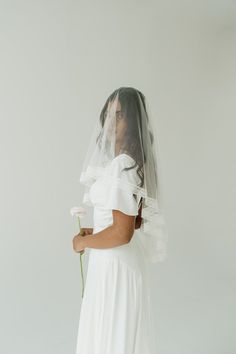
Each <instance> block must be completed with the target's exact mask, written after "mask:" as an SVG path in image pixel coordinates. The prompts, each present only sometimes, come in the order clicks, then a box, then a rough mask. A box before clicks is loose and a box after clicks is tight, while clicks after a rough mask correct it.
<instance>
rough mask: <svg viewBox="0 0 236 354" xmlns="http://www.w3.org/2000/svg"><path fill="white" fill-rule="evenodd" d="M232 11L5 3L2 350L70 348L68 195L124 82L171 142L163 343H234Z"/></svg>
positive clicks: (160, 308) (191, 352) (0, 20)
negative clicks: (140, 94) (102, 118)
mask: <svg viewBox="0 0 236 354" xmlns="http://www.w3.org/2000/svg"><path fill="white" fill-rule="evenodd" d="M235 20H236V5H235V2H233V1H229V0H224V1H223V0H222V1H213V0H212V1H209V0H205V1H203V0H200V1H182V0H181V1H158V0H157V1H154V0H153V1H150V0H148V1H144V0H143V1H141V0H136V1H134V0H132V1H131V0H120V1H104V0H101V1H94V2H91V1H86V2H85V1H73V0H60V1H56V0H54V1H52V0H47V1H45V0H41V1H26V0H23V1H16V0H13V1H6V0H5V1H4V0H1V1H0V64H1V65H0V77H1V78H0V123H1V124H0V158H1V160H0V161H1V173H0V196H1V198H0V213H1V224H0V236H1V247H0V275H1V278H0V281H1V283H0V284H1V289H0V310H1V311H0V313H1V316H0V336H1V338H0V352H1V353H4V354H42V353H43V354H65V353H66V354H75V347H76V336H77V327H78V322H79V311H80V305H81V278H80V264H79V255H78V254H76V253H75V252H74V251H73V249H72V238H73V236H74V235H75V234H76V233H77V232H78V225H77V224H76V222H75V220H74V219H73V218H72V217H71V215H70V208H71V207H72V206H74V205H80V204H81V201H82V193H83V187H82V186H81V185H80V184H79V174H80V168H81V164H82V162H83V156H84V154H85V153H86V150H87V143H88V141H89V137H90V132H91V129H92V127H93V123H94V121H95V120H96V119H98V118H99V113H100V110H101V108H102V106H103V104H104V102H105V100H106V98H107V97H108V95H109V94H110V93H111V92H112V91H113V90H114V89H116V88H118V87H120V86H133V87H136V88H138V89H140V90H141V91H142V92H143V93H144V94H145V96H146V98H147V100H148V102H149V107H150V111H151V113H152V118H153V120H154V127H155V132H156V136H157V137H158V141H159V147H160V157H161V163H162V177H163V186H164V190H165V211H166V215H165V217H166V220H167V222H168V230H169V241H168V258H167V260H166V261H165V262H164V263H159V264H157V265H156V266H155V267H154V268H153V273H152V274H153V281H154V282H155V284H156V293H155V294H154V297H155V299H156V307H155V308H154V309H153V311H154V312H155V319H156V335H157V338H158V345H159V348H158V350H159V353H158V354H234V353H235V351H236V340H235V333H234V331H235V315H236V311H235V301H234V300H235V296H236V289H235V274H236V264H235V246H236V245H235V243H236V242H235V231H236V228H235V199H236V187H235V179H236V170H235V148H236V144H235V128H236V125H235V113H236V112H235V111H236V109H235V89H236V84H235V79H236V75H235V74H236V69H235V62H236V48H235V43H236V42H235V39H236V38H235V37H236V22H235ZM88 211H89V213H88V215H87V216H86V218H85V219H83V226H88V227H89V226H91V227H92V209H89V210H88ZM95 296H96V295H95ZM81 354H82V353H81ZM144 354H145V353H144Z"/></svg>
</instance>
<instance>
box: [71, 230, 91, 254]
mask: <svg viewBox="0 0 236 354" xmlns="http://www.w3.org/2000/svg"><path fill="white" fill-rule="evenodd" d="M92 233H93V228H91V227H82V228H81V231H80V233H79V234H77V235H75V236H74V238H73V249H74V251H75V252H80V253H81V254H83V253H84V248H85V247H84V239H83V237H84V236H86V235H91V234H92Z"/></svg>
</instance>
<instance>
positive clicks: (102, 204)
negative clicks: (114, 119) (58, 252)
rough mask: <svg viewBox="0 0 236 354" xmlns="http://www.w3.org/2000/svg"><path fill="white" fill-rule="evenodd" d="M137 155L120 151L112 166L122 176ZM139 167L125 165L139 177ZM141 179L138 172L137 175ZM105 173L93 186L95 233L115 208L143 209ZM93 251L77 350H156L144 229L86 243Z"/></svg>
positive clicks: (88, 353)
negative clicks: (110, 184)
mask: <svg viewBox="0 0 236 354" xmlns="http://www.w3.org/2000/svg"><path fill="white" fill-rule="evenodd" d="M130 163H131V164H133V159H132V158H131V157H130V156H129V155H126V154H120V155H118V156H117V157H115V158H114V159H113V160H112V163H111V165H110V167H109V168H112V172H113V173H115V174H117V176H119V173H120V171H121V169H122V168H123V167H126V166H129V165H130ZM137 177H138V176H137V173H136V171H135V169H132V170H129V171H126V178H127V180H129V181H132V182H134V181H136V182H137ZM138 179H139V178H138ZM100 181H101V179H100V177H99V179H97V180H96V182H95V183H94V184H93V185H92V186H91V188H90V190H89V198H90V200H91V202H92V204H93V206H94V214H93V222H94V226H93V227H94V230H93V233H96V232H99V231H100V230H103V229H104V228H106V227H108V226H110V225H111V224H112V209H118V210H120V211H122V212H124V213H127V214H129V215H137V214H138V201H136V200H135V198H134V197H133V195H132V193H127V191H122V190H120V189H119V190H118V189H117V188H115V187H114V188H112V189H109V190H108V188H107V187H105V186H104V184H102V183H101V182H100ZM85 252H89V259H88V268H87V275H86V281H85V288H84V296H83V299H82V304H81V309H80V319H79V327H78V336H77V348H76V354H157V351H156V345H155V338H154V331H155V330H154V328H153V319H152V312H151V308H150V298H149V292H150V287H149V280H148V279H149V277H148V273H147V269H148V268H147V262H146V260H145V257H144V254H143V251H142V248H141V244H140V242H139V231H138V230H135V231H134V234H133V237H132V239H131V241H130V242H129V243H128V244H125V245H121V246H117V247H113V248H107V249H94V248H86V250H85Z"/></svg>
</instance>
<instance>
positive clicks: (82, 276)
mask: <svg viewBox="0 0 236 354" xmlns="http://www.w3.org/2000/svg"><path fill="white" fill-rule="evenodd" d="M78 223H79V232H80V231H81V225H80V218H79V216H78ZM83 254H84V253H81V252H80V272H81V279H82V298H83V296H84V274H83V262H82V256H83Z"/></svg>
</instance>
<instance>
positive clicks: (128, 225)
mask: <svg viewBox="0 0 236 354" xmlns="http://www.w3.org/2000/svg"><path fill="white" fill-rule="evenodd" d="M112 214H113V224H112V225H110V226H108V227H107V228H105V229H104V230H102V231H99V232H96V233H95V234H92V235H86V236H83V237H82V240H81V242H82V244H83V246H84V248H86V247H88V248H98V249H99V248H112V247H116V246H121V245H123V244H126V243H129V242H130V240H131V238H132V236H133V233H134V227H135V216H133V215H127V214H124V213H122V212H121V211H119V210H112Z"/></svg>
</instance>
